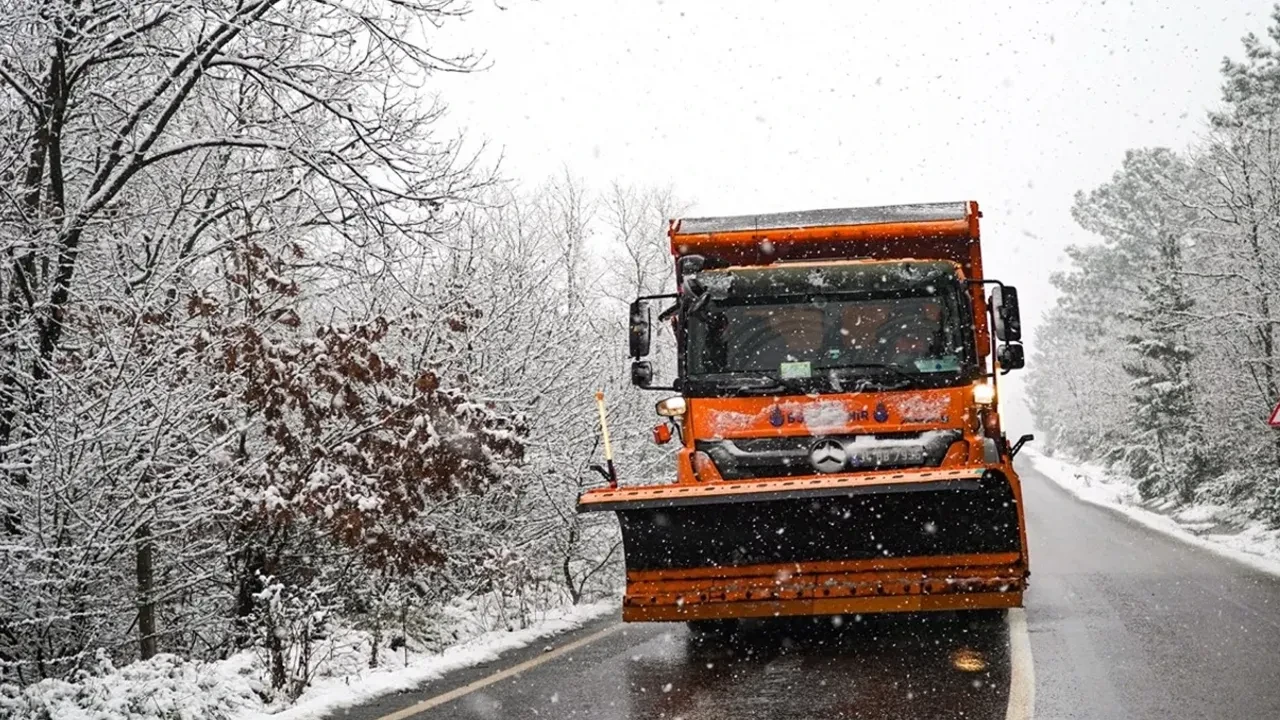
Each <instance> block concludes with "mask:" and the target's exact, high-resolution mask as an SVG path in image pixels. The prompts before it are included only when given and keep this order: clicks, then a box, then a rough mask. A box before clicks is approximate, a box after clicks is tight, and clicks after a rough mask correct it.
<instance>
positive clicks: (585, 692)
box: [348, 614, 1010, 720]
mask: <svg viewBox="0 0 1280 720" xmlns="http://www.w3.org/2000/svg"><path fill="white" fill-rule="evenodd" d="M1009 676H1010V671H1009V647H1008V631H1007V629H1006V627H1005V624H1004V622H1003V619H1002V616H1000V615H990V614H983V615H976V616H975V617H973V618H968V619H958V618H954V617H941V616H914V615H913V616H884V617H874V618H862V619H859V618H845V619H832V618H821V619H803V620H796V621H759V622H752V623H748V624H746V625H744V626H743V628H742V629H741V630H740V631H739V632H738V633H737V634H736V635H734V636H733V637H731V638H717V637H708V638H702V637H697V636H694V635H692V634H691V633H690V632H689V630H688V629H686V628H685V627H684V626H683V625H679V624H662V625H658V624H641V625H631V626H627V627H626V628H624V629H622V630H619V631H618V632H614V633H611V634H609V635H606V636H605V637H603V638H601V639H599V640H597V641H595V642H592V643H590V644H588V645H585V646H583V647H581V648H580V649H578V650H576V651H575V652H573V653H572V654H568V655H565V656H563V657H560V658H556V659H555V660H552V661H550V662H546V663H544V664H541V665H538V666H536V667H532V668H530V669H528V670H527V671H525V672H521V673H520V674H518V675H516V676H514V677H511V678H508V679H504V680H502V681H500V682H496V683H493V684H491V685H488V686H486V687H483V688H481V689H477V690H476V691H474V692H470V693H468V694H466V695H464V696H462V697H459V698H457V699H455V700H453V701H451V702H448V703H445V704H441V705H439V706H437V707H434V708H432V709H430V710H428V711H426V712H423V713H420V714H417V715H414V716H413V717H415V718H524V717H554V718H608V719H612V718H646V719H648V718H684V719H685V720H705V719H710V718H717V719H719V718H917V717H919V718H926V717H928V718H932V717H963V718H977V719H980V718H1003V717H1005V711H1006V707H1007V704H1008V688H1009ZM448 689H450V687H449V686H440V687H438V688H434V689H433V688H431V687H427V688H424V689H423V690H422V691H420V692H419V693H415V695H416V697H417V698H419V699H420V698H423V697H431V696H432V695H437V694H439V693H440V692H444V691H446V690H448ZM403 704H404V705H408V704H411V703H409V702H405V703H403ZM395 709H396V708H394V707H385V708H384V709H383V710H382V712H380V713H376V714H373V713H369V710H370V709H368V708H366V709H362V710H363V711H353V712H352V713H351V714H350V715H349V716H348V717H351V718H361V719H363V718H370V719H372V718H376V717H380V716H382V715H385V714H387V713H389V712H393V711H394V710H395Z"/></svg>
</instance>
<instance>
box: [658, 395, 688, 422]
mask: <svg viewBox="0 0 1280 720" xmlns="http://www.w3.org/2000/svg"><path fill="white" fill-rule="evenodd" d="M685 408H686V403H685V401H684V398H683V397H681V396H679V395H676V396H675V397H669V398H667V399H666V400H663V401H661V402H659V403H658V406H657V408H656V409H657V411H658V414H659V415H661V416H662V417H680V416H681V415H684V411H685Z"/></svg>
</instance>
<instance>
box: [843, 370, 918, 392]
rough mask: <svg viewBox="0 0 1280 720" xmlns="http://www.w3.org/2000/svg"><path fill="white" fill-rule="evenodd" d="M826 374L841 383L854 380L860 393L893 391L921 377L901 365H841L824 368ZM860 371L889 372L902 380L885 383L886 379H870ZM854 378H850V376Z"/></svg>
mask: <svg viewBox="0 0 1280 720" xmlns="http://www.w3.org/2000/svg"><path fill="white" fill-rule="evenodd" d="M823 369H824V370H825V371H826V372H828V373H831V375H832V376H833V377H832V380H834V381H835V382H837V383H838V382H839V381H840V380H853V381H855V385H856V387H857V388H858V390H859V391H861V390H864V389H866V388H867V387H875V388H877V389H880V390H893V389H896V388H900V387H903V386H905V385H910V384H911V383H914V382H915V381H916V380H917V379H918V378H919V377H920V374H919V373H913V372H911V371H910V370H908V369H907V368H904V367H903V366H901V365H892V364H888V363H853V364H851V365H839V366H837V367H831V368H823ZM859 370H888V371H890V372H891V373H893V374H895V375H897V376H898V378H900V379H899V380H897V381H896V382H892V383H890V382H885V378H874V377H868V376H867V375H866V374H864V373H861V372H858V371H859ZM851 375H852V376H853V377H849V376H851Z"/></svg>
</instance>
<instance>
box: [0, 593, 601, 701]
mask: <svg viewBox="0 0 1280 720" xmlns="http://www.w3.org/2000/svg"><path fill="white" fill-rule="evenodd" d="M617 611H618V604H617V601H616V600H606V601H601V602H595V603H589V604H583V605H577V606H572V607H567V608H562V609H558V610H551V611H548V612H547V613H546V614H545V615H544V616H543V618H542V619H541V620H540V621H538V622H535V623H532V624H530V625H529V626H528V627H526V628H523V629H520V630H514V631H508V630H494V631H490V632H486V633H483V634H481V635H478V636H476V637H474V638H472V639H470V640H467V641H465V642H461V643H459V644H457V645H454V646H452V647H449V648H447V649H445V650H444V651H442V652H439V653H414V652H412V651H410V652H409V653H408V662H407V663H406V662H405V654H404V652H403V650H388V649H384V650H383V651H382V653H381V657H380V664H381V666H380V667H378V668H376V669H371V668H369V650H370V645H369V636H368V634H367V633H361V632H345V633H342V634H341V635H340V636H338V637H334V638H331V639H330V640H329V641H327V642H326V643H324V648H323V651H324V652H325V653H326V654H325V656H324V658H323V660H322V661H321V662H320V663H319V665H318V667H317V668H316V672H315V677H314V679H313V680H312V682H311V684H310V686H309V687H308V688H307V689H306V690H305V691H304V692H303V693H302V695H301V697H299V698H298V700H297V702H295V703H293V704H291V705H289V706H288V707H287V708H285V709H280V708H279V707H273V706H269V705H267V704H266V703H265V702H264V700H263V697H264V695H265V693H264V689H265V688H264V686H263V681H262V678H263V677H264V675H265V673H264V672H263V668H262V661H261V658H260V657H259V656H258V655H257V654H256V653H254V652H252V651H246V652H243V653H239V654H237V655H234V656H232V657H231V658H228V659H227V660H223V661H221V662H214V663H205V662H189V661H183V660H181V659H180V658H178V657H176V656H174V655H160V656H157V657H156V658H153V659H151V660H149V661H147V662H137V663H133V664H131V665H127V666H125V667H122V668H119V669H116V668H112V667H110V665H109V663H108V662H107V661H106V660H105V659H102V660H100V661H99V665H100V669H99V671H98V672H96V673H92V674H86V676H85V677H82V678H80V679H79V680H78V681H77V682H68V681H64V680H45V681H43V682H40V683H37V684H35V685H31V686H28V687H25V688H21V689H18V688H14V687H12V686H9V687H0V717H4V718H14V719H15V720H18V719H20V718H40V719H41V720H126V719H127V720H173V719H175V718H176V719H179V720H313V719H314V718H320V717H323V716H325V715H327V714H330V713H333V712H334V711H336V710H340V709H342V708H347V707H353V706H356V705H359V704H361V703H363V702H367V701H369V700H372V699H374V698H376V697H379V696H381V695H385V694H387V693H391V692H395V691H398V690H408V689H411V688H413V687H416V686H417V685H420V684H422V683H424V682H427V681H430V680H435V679H438V678H440V677H443V676H444V675H445V674H446V673H449V672H452V671H455V670H458V669H461V668H466V667H472V666H475V665H478V664H480V663H484V662H489V661H492V660H495V659H497V657H498V655H499V654H500V653H503V652H506V651H510V650H515V649H518V648H522V647H525V646H528V645H531V644H533V643H535V642H538V641H541V640H545V639H546V638H549V637H552V636H554V635H558V634H561V633H564V632H567V631H570V630H574V629H576V628H579V627H582V626H583V625H585V624H587V623H589V622H591V621H592V620H595V619H598V618H601V617H603V616H606V615H609V614H611V613H616V612H617Z"/></svg>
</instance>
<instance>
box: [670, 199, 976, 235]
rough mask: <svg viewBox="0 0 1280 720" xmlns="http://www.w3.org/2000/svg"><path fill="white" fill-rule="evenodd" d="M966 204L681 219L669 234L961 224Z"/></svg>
mask: <svg viewBox="0 0 1280 720" xmlns="http://www.w3.org/2000/svg"><path fill="white" fill-rule="evenodd" d="M968 217H969V203H967V202H942V203H918V204H915V205H880V206H877V207H856V208H829V209H824V210H801V211H797V212H779V213H766V214H763V215H733V216H721V217H700V218H682V219H678V220H673V221H672V223H671V224H672V228H671V230H672V235H701V234H706V233H728V232H745V231H752V230H801V229H805V228H822V227H839V226H849V225H881V224H897V223H915V222H946V221H964V220H967V219H968Z"/></svg>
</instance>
